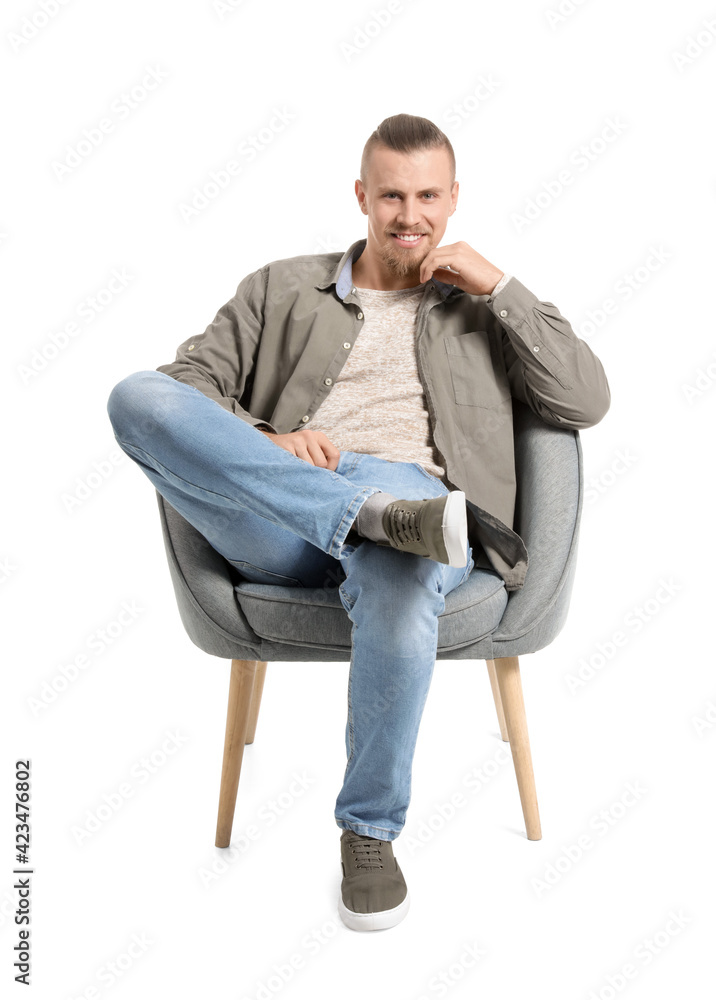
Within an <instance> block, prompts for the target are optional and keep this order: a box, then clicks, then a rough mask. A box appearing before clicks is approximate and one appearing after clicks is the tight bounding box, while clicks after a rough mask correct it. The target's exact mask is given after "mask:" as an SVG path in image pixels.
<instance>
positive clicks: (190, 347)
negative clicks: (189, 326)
mask: <svg viewBox="0 0 716 1000" xmlns="http://www.w3.org/2000/svg"><path fill="white" fill-rule="evenodd" d="M195 347H196V344H189V346H188V347H187V351H193V350H194V348H195Z"/></svg>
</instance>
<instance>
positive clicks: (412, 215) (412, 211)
mask: <svg viewBox="0 0 716 1000" xmlns="http://www.w3.org/2000/svg"><path fill="white" fill-rule="evenodd" d="M420 216H421V213H420V208H419V205H418V201H417V199H416V198H410V197H406V198H403V201H402V204H401V206H400V209H399V211H398V215H397V217H396V221H397V222H398V223H399V224H400V225H401V226H402V227H403V228H404V229H411V228H412V227H413V226H417V225H418V224H419V222H420Z"/></svg>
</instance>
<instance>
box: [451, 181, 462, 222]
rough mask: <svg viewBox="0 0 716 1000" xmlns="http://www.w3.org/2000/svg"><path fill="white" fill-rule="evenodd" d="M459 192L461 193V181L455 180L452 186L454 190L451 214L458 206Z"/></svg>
mask: <svg viewBox="0 0 716 1000" xmlns="http://www.w3.org/2000/svg"><path fill="white" fill-rule="evenodd" d="M459 193H460V182H459V181H455V183H454V184H453V186H452V191H451V192H450V215H452V213H453V212H454V211H455V209H456V208H457V196H458V194H459Z"/></svg>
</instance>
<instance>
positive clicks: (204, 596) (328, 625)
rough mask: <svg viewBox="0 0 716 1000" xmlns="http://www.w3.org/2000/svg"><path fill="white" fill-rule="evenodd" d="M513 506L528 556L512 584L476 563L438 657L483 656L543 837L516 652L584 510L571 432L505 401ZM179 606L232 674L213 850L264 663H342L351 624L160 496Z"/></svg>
mask: <svg viewBox="0 0 716 1000" xmlns="http://www.w3.org/2000/svg"><path fill="white" fill-rule="evenodd" d="M513 412H514V433H515V461H516V467H517V502H516V509H515V524H514V530H515V531H517V533H518V534H519V535H520V536H521V537H522V538H523V540H524V542H525V545H526V546H527V551H528V553H529V569H528V572H527V577H526V581H525V584H524V586H523V587H522V589H520V590H515V591H510V592H509V593H508V592H507V591H506V590H505V587H504V583H503V581H502V579H501V577H500V576H499V575H498V574H497V573H495V572H493V571H491V570H478V569H474V570H473V572H472V573H471V574H470V577H469V578H468V579H467V581H466V582H465V583H464V584H462V586H460V587H458V588H457V589H456V590H454V591H452V593H450V594H448V596H447V598H446V606H445V611H444V613H443V614H442V615H441V616H440V619H439V637H438V652H437V659H438V660H452V659H470V660H485V661H486V662H487V668H488V672H489V677H490V684H491V688H492V693H493V697H494V700H495V707H496V710H497V717H498V722H499V726H500V735H501V737H502V739H503V740H505V741H508V742H509V743H510V747H511V750H512V757H513V762H514V765H515V774H516V777H517V785H518V790H519V795H520V801H521V804H522V811H523V815H524V819H525V827H526V831H527V837H528V839H529V840H539V839H540V838H541V829H540V819H539V810H538V807H537V797H536V793H535V784H534V775H533V770H532V758H531V753H530V745H529V737H528V732H527V723H526V719H525V709H524V701H523V696H522V684H521V679H520V667H519V657H520V656H521V655H523V654H525V653H534V652H536V651H537V650H539V649H543V648H544V647H545V646H547V645H548V644H549V643H550V642H552V640H553V639H554V638H555V636H557V635H558V633H559V632H560V630H561V628H562V626H563V624H564V622H565V619H566V616H567V611H568V607H569V600H570V596H571V591H572V584H573V581H574V573H575V568H576V556H577V540H578V529H579V521H580V517H581V510H582V486H583V474H582V451H581V444H580V440H579V433H578V432H577V431H575V430H571V429H563V428H558V427H552V426H550V425H548V424H546V423H545V422H544V421H543V420H541V419H540V418H539V417H537V416H536V414H534V413H533V412H532V410H530V409H529V407H527V406H526V405H524V404H523V403H521V402H519V401H518V400H513ZM156 495H157V500H158V504H159V512H160V518H161V525H162V531H163V535H164V545H165V549H166V554H167V559H168V561H169V569H170V573H171V579H172V583H173V586H174V592H175V595H176V599H177V604H178V607H179V614H180V617H181V620H182V623H183V625H184V628H185V629H186V631H187V633H188V635H189V638H190V639H191V640H192V642H194V643H195V645H197V646H198V647H199V648H200V649H202V650H204V652H206V653H209V654H211V655H212V656H219V657H222V658H226V659H230V660H231V661H232V662H231V675H230V685H229V704H228V711H227V719H226V736H225V742H224V759H223V767H222V772H221V786H220V792H219V811H218V819H217V828H216V841H215V843H216V846H217V847H227V846H228V845H229V843H230V840H231V828H232V825H233V819H234V810H235V805H236V795H237V790H238V784H239V776H240V773H241V763H242V759H243V750H244V745H245V744H247V743H252V742H253V740H254V736H255V732H256V723H257V719H258V712H259V707H260V704H261V693H262V690H263V683H264V677H265V673H266V665H267V662H268V661H270V660H291V661H293V660H295V661H311V662H317V661H319V660H326V661H332V662H340V661H345V660H350V653H351V621H350V619H349V618H348V615H347V613H346V611H345V609H344V608H343V605H342V604H341V602H340V597H339V595H338V588H337V586H336V587H335V588H322V589H315V590H314V589H309V588H303V587H279V586H270V585H268V584H257V583H251V582H249V581H247V580H243V579H242V578H241V577H240V575H239V573H238V571H237V570H236V568H235V567H234V566H232V565H231V563H229V562H228V561H227V560H226V559H224V557H223V556H222V555H220V554H219V553H218V552H217V551H216V549H214V548H213V547H212V546H211V545H210V544H209V542H208V541H207V540H206V539H205V538H204V537H203V535H201V534H200V533H199V532H198V531H197V530H196V529H195V528H194V527H193V526H192V525H191V524H189V522H188V521H186V520H185V518H183V517H182V516H181V515H180V514H179V513H178V512H177V511H176V510H175V509H174V508H173V507H172V506H171V505H170V504H169V503H168V502H167V501H166V500H165V499H164V497H162V496H161V494H160V493H159V492H157V494H156Z"/></svg>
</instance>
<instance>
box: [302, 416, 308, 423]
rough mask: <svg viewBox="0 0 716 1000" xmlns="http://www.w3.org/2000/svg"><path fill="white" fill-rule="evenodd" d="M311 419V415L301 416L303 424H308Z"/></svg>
mask: <svg viewBox="0 0 716 1000" xmlns="http://www.w3.org/2000/svg"><path fill="white" fill-rule="evenodd" d="M309 419H310V418H309V417H301V423H302V424H307V423H308V421H309Z"/></svg>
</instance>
